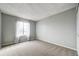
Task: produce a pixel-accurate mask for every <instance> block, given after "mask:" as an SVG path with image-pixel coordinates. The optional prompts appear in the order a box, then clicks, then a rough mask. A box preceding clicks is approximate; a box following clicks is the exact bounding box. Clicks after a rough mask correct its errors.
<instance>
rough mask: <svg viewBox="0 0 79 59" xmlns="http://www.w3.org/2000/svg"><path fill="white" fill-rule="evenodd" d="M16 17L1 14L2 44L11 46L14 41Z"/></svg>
mask: <svg viewBox="0 0 79 59" xmlns="http://www.w3.org/2000/svg"><path fill="white" fill-rule="evenodd" d="M16 19H17V18H16V17H14V16H10V15H7V14H2V43H3V44H4V45H7V44H13V43H14V41H15V26H16Z"/></svg>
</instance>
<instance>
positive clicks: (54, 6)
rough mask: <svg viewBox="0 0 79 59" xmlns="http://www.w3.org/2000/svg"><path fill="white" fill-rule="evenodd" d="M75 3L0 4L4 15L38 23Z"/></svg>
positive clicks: (73, 5) (71, 6)
mask: <svg viewBox="0 0 79 59" xmlns="http://www.w3.org/2000/svg"><path fill="white" fill-rule="evenodd" d="M76 5H77V4H75V3H0V10H1V11H2V12H4V13H6V14H10V15H14V16H18V17H22V18H26V19H30V20H34V21H38V20H41V19H43V18H45V17H48V16H51V15H54V14H57V13H60V12H63V11H66V10H68V9H71V8H73V7H75V6H76Z"/></svg>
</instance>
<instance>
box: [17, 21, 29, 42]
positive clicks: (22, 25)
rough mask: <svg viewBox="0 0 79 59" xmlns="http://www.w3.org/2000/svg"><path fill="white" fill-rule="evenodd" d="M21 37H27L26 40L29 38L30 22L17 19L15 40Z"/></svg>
mask: <svg viewBox="0 0 79 59" xmlns="http://www.w3.org/2000/svg"><path fill="white" fill-rule="evenodd" d="M23 37H27V40H29V37H30V23H29V22H24V21H17V23H16V38H17V40H20V38H21V41H22V38H23Z"/></svg>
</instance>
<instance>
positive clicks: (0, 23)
mask: <svg viewBox="0 0 79 59" xmlns="http://www.w3.org/2000/svg"><path fill="white" fill-rule="evenodd" d="M0 48H1V11H0Z"/></svg>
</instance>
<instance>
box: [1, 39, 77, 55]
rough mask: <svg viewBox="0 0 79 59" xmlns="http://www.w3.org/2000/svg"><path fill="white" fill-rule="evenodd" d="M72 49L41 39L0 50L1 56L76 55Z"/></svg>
mask: <svg viewBox="0 0 79 59" xmlns="http://www.w3.org/2000/svg"><path fill="white" fill-rule="evenodd" d="M76 55H77V52H76V51H74V50H71V49H67V48H64V47H60V46H57V45H54V44H49V43H46V42H43V41H40V40H34V41H28V42H23V43H19V44H15V45H11V46H7V47H5V48H2V49H1V50H0V56H76Z"/></svg>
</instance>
